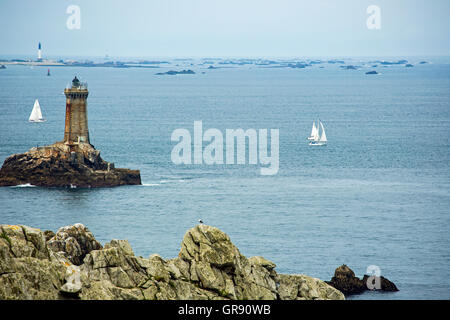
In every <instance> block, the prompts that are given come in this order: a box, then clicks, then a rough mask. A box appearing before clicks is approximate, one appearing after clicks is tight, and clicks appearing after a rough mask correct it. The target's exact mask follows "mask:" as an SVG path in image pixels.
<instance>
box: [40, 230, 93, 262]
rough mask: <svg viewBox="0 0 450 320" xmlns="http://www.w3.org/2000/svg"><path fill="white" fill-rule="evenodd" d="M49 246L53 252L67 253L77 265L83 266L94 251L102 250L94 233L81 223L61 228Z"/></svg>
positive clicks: (49, 242) (49, 241)
mask: <svg viewBox="0 0 450 320" xmlns="http://www.w3.org/2000/svg"><path fill="white" fill-rule="evenodd" d="M47 244H48V247H49V248H50V249H51V250H52V251H54V252H63V253H65V254H66V256H67V258H68V259H69V260H70V261H71V262H72V263H73V264H75V265H81V264H82V263H83V259H84V257H85V256H86V254H88V253H89V252H91V251H92V250H98V249H101V248H102V246H101V244H100V243H99V242H98V241H97V240H95V238H94V235H93V234H92V232H91V231H89V229H88V228H86V227H85V226H84V225H82V224H81V223H77V224H74V225H72V226H66V227H62V228H60V229H59V230H58V232H56V234H55V235H54V236H53V237H52V238H50V240H48V243H47Z"/></svg>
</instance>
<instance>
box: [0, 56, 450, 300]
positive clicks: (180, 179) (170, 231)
mask: <svg viewBox="0 0 450 320" xmlns="http://www.w3.org/2000/svg"><path fill="white" fill-rule="evenodd" d="M423 59H426V60H427V61H430V62H432V63H429V64H424V65H418V64H417V65H415V67H413V68H405V67H404V66H390V67H386V68H377V70H378V71H379V72H381V74H380V75H365V71H367V70H369V69H368V68H364V69H362V70H341V69H340V68H339V67H338V66H336V65H331V64H326V63H325V64H322V65H321V66H324V68H320V66H313V67H309V68H306V69H290V68H267V67H262V66H256V65H244V66H233V67H231V66H227V68H220V69H215V70H209V69H206V66H204V65H199V64H197V63H193V65H192V66H191V65H190V63H191V62H188V63H187V62H182V61H181V62H180V61H173V62H172V65H164V66H163V67H162V68H159V69H136V68H130V69H119V68H78V67H52V68H51V74H52V75H51V76H50V77H47V76H46V73H47V67H33V68H30V67H25V66H7V69H4V70H0V161H1V162H3V161H4V159H5V158H6V157H7V156H9V155H11V154H13V153H22V152H25V151H27V150H29V149H30V148H32V147H34V146H36V145H41V146H42V145H46V144H51V143H53V142H55V141H58V140H61V139H62V137H63V133H64V113H65V97H64V95H63V93H62V92H63V89H64V88H65V86H66V85H67V84H68V83H69V82H70V81H71V79H72V78H73V77H74V75H77V76H78V77H79V78H81V79H82V80H86V81H88V84H89V91H90V94H89V98H88V115H89V129H90V135H91V143H92V144H93V145H94V146H95V147H96V148H97V149H99V150H101V155H102V157H103V158H104V159H105V160H107V161H111V162H114V163H115V164H116V167H125V168H132V169H140V170H141V177H142V182H143V185H142V186H124V187H116V188H102V189H81V188H75V189H69V188H67V189H66V188H40V187H32V186H19V187H4V188H0V223H2V224H25V225H29V226H33V227H38V228H41V229H50V230H53V231H56V230H57V229H58V228H59V227H61V226H65V225H70V224H74V223H77V222H79V223H83V224H85V225H86V226H87V227H88V228H89V229H90V230H91V231H92V232H93V233H94V235H95V236H96V238H97V239H98V240H99V241H100V242H101V243H102V244H104V243H106V242H107V241H110V240H111V239H113V238H116V239H128V240H129V241H130V243H131V245H132V247H133V249H134V251H135V253H136V254H137V255H141V256H144V257H147V256H148V255H150V254H153V253H159V254H160V255H161V256H162V257H164V258H172V257H175V256H177V254H178V252H179V250H180V244H181V241H182V238H183V235H184V233H185V232H186V230H188V229H189V228H191V227H193V226H195V225H196V223H197V220H198V219H199V218H201V219H203V221H204V222H205V224H208V225H212V226H216V227H218V228H220V229H221V230H223V231H224V232H226V233H227V234H228V235H229V236H230V237H231V240H232V241H233V243H234V244H235V245H236V246H237V247H238V248H239V249H240V251H241V252H242V253H243V254H244V255H246V256H247V257H250V256H253V255H261V256H264V257H266V258H267V259H270V260H272V261H274V262H275V263H276V264H277V271H278V272H279V273H304V274H307V275H310V276H313V277H317V278H320V279H323V280H329V279H330V278H331V277H332V276H333V273H334V269H335V268H336V267H338V266H339V265H341V264H343V263H345V264H347V265H348V266H350V267H351V268H352V269H353V270H354V271H355V273H356V274H357V275H358V276H362V275H363V274H364V273H365V272H366V269H367V267H368V266H370V265H376V266H378V267H379V268H380V269H381V274H382V275H383V276H385V277H387V278H388V279H390V280H391V281H393V282H394V283H395V284H396V285H397V286H398V288H399V289H400V291H399V292H396V293H365V294H363V295H359V296H353V297H352V299H450V237H449V233H450V209H449V208H450V168H449V160H450V148H449V147H450V135H449V133H450V58H423V57H420V58H416V59H415V58H411V59H409V60H410V61H411V62H413V63H416V62H418V61H420V60H423ZM183 63H184V64H183ZM348 63H350V62H348ZM176 64H178V66H176ZM187 68H190V69H193V70H194V71H196V74H195V75H177V76H169V75H166V76H157V75H155V73H156V72H161V71H162V72H164V71H167V70H169V69H174V70H181V69H187ZM203 72H204V73H203ZM35 99H39V101H40V104H41V107H42V110H43V113H44V116H45V117H46V118H47V119H48V121H47V122H45V123H41V124H33V123H28V122H27V119H28V116H29V114H30V112H31V109H32V107H33V103H34V100H35ZM317 118H320V119H321V120H322V121H323V123H324V125H325V128H326V131H327V137H328V140H329V142H328V145H327V146H326V147H310V146H308V143H307V141H306V137H307V136H308V135H309V133H310V130H311V125H312V121H313V120H314V119H317ZM195 120H202V121H203V128H204V130H206V129H208V128H217V129H220V130H222V132H225V129H237V128H242V129H244V130H245V129H249V128H254V129H261V128H267V129H279V132H280V169H279V172H278V174H277V175H274V176H261V175H260V172H259V169H260V166H259V165H248V164H247V165H222V166H219V165H216V166H208V165H189V166H188V165H175V164H173V163H172V162H171V157H170V155H171V150H172V148H173V146H174V145H175V143H174V142H171V140H170V137H171V134H172V132H173V130H175V129H177V128H186V129H188V130H190V132H191V133H192V134H193V124H194V121H195Z"/></svg>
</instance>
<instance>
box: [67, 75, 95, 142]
mask: <svg viewBox="0 0 450 320" xmlns="http://www.w3.org/2000/svg"><path fill="white" fill-rule="evenodd" d="M64 94H65V95H66V125H65V129H64V143H65V144H68V145H72V144H76V143H78V144H79V143H80V142H84V143H89V144H90V141H89V129H88V118H87V97H88V94H89V92H88V89H87V84H86V83H82V82H80V80H78V79H77V77H75V78H74V79H73V80H72V86H71V87H70V88H66V89H64Z"/></svg>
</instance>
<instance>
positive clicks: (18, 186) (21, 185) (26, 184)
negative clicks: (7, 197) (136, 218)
mask: <svg viewBox="0 0 450 320" xmlns="http://www.w3.org/2000/svg"><path fill="white" fill-rule="evenodd" d="M28 187H36V186H34V185H32V184H30V183H25V184H18V185H17V186H12V188H28Z"/></svg>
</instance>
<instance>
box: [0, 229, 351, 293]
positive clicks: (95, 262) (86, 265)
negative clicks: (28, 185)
mask: <svg viewBox="0 0 450 320" xmlns="http://www.w3.org/2000/svg"><path fill="white" fill-rule="evenodd" d="M49 234H50V233H49V232H42V231H40V230H38V229H33V228H29V227H26V226H7V225H2V226H0V258H1V259H0V299H67V298H68V299H74V298H75V299H87V300H98V299H101V300H122V299H126V300H131V299H138V300H141V299H148V300H155V299H156V300H172V299H184V300H204V299H209V300H214V299H249V300H257V299H265V300H271V299H341V298H342V297H343V296H342V294H339V292H338V291H337V290H336V289H333V288H331V287H330V286H328V285H326V284H325V283H324V282H323V281H321V280H318V279H313V278H309V277H307V276H303V275H295V276H288V275H277V273H276V271H275V264H274V263H273V262H271V261H269V260H267V259H264V258H263V257H252V258H249V259H247V258H246V257H245V256H243V255H242V254H241V253H240V252H239V250H238V248H236V247H235V246H234V244H233V243H232V242H231V240H230V238H229V237H228V236H227V235H226V234H225V233H223V232H222V231H220V230H219V229H217V228H214V227H210V226H206V225H199V226H196V227H195V228H192V229H190V230H188V231H187V233H186V235H185V236H184V238H183V242H182V244H181V250H180V253H179V256H178V257H177V258H174V259H170V260H164V259H163V258H162V257H160V256H159V255H157V254H153V255H151V256H150V257H149V258H147V259H145V258H142V257H136V256H135V255H134V252H133V250H132V248H131V246H130V244H129V243H128V241H126V240H111V241H110V242H109V243H106V244H105V246H104V247H102V246H101V245H100V243H99V242H98V241H96V240H95V238H94V236H93V235H92V233H91V232H90V231H89V230H88V229H87V228H86V227H85V226H83V225H81V224H75V225H73V226H67V227H63V228H60V229H59V230H58V232H56V234H54V235H53V236H52V237H51V238H50V239H49V240H48V241H46V238H47V239H48V236H49ZM277 284H278V286H277Z"/></svg>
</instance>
